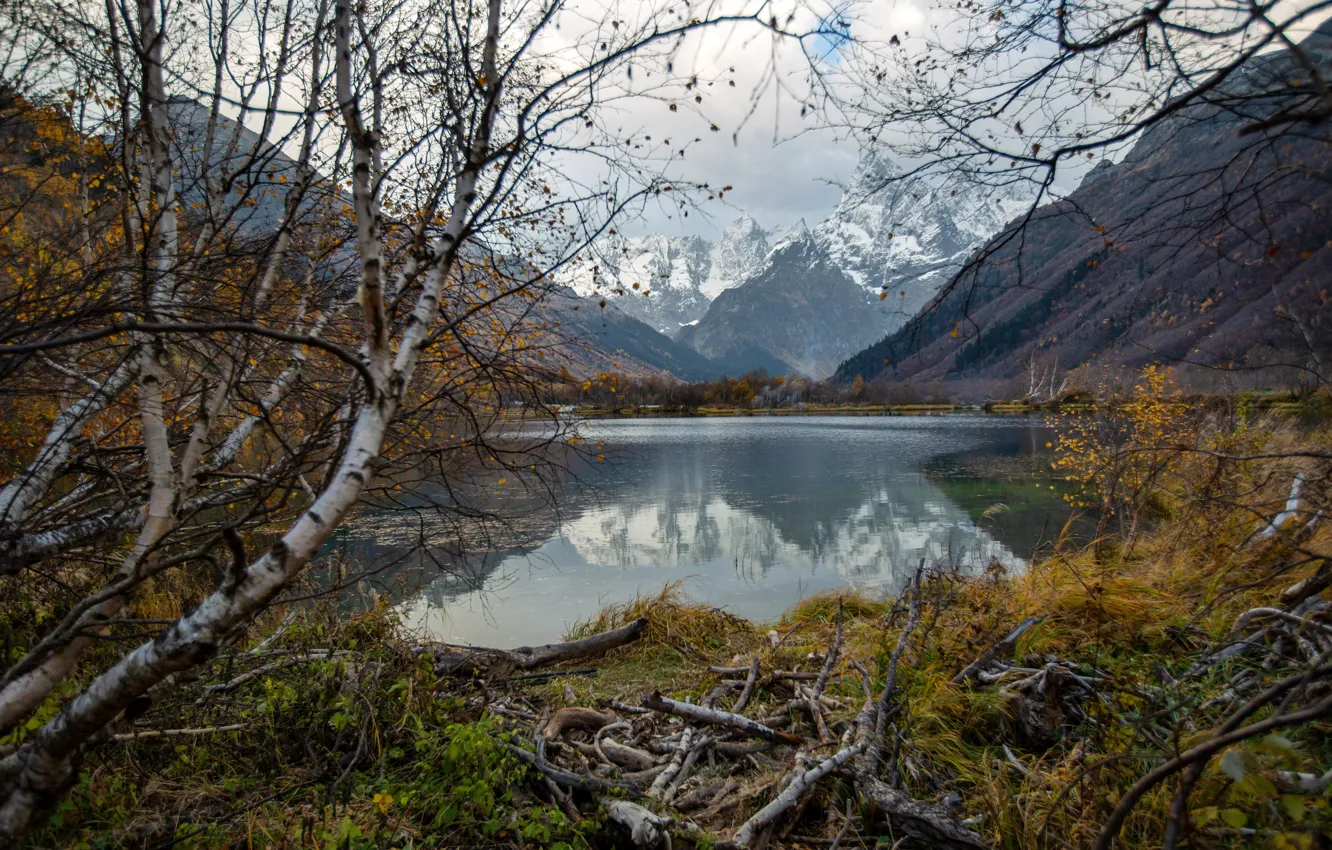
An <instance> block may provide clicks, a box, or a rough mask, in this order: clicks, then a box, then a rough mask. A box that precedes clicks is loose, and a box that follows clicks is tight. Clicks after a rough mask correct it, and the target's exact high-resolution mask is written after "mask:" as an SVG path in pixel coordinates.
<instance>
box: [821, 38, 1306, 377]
mask: <svg viewBox="0 0 1332 850" xmlns="http://www.w3.org/2000/svg"><path fill="white" fill-rule="evenodd" d="M1304 47H1305V49H1306V51H1307V52H1308V53H1309V54H1310V55H1311V56H1313V57H1315V58H1316V60H1317V61H1319V63H1320V64H1321V65H1323V66H1324V67H1332V26H1329V25H1328V24H1324V26H1323V27H1322V28H1321V29H1320V31H1319V32H1318V33H1315V34H1314V35H1311V36H1309V38H1308V39H1307V40H1306V41H1305V42H1304ZM1297 73H1299V72H1298V70H1297V69H1295V68H1294V67H1292V66H1291V65H1290V60H1289V59H1288V58H1286V55H1285V54H1280V55H1276V56H1268V57H1264V58H1263V59H1262V60H1261V62H1259V63H1255V66H1254V68H1253V69H1251V71H1250V72H1249V73H1248V74H1247V75H1246V76H1245V78H1244V82H1243V83H1242V85H1260V84H1262V83H1263V80H1265V79H1274V80H1282V79H1285V78H1287V77H1289V76H1291V75H1294V74H1297ZM1242 123H1243V122H1242V121H1241V119H1238V118H1236V117H1235V116H1234V115H1233V114H1231V113H1229V112H1223V111H1221V110H1220V109H1219V108H1216V107H1207V108H1202V109H1195V110H1193V111H1192V112H1189V113H1185V114H1181V115H1178V116H1176V117H1174V118H1172V119H1171V120H1169V121H1166V122H1163V123H1161V124H1159V125H1156V126H1154V127H1153V128H1152V129H1151V130H1149V131H1148V132H1147V133H1146V134H1144V135H1143V137H1142V138H1141V139H1140V140H1139V141H1138V142H1137V143H1136V145H1135V146H1134V147H1133V149H1132V150H1131V151H1130V152H1129V154H1128V155H1127V156H1126V157H1125V158H1124V160H1123V161H1121V162H1119V163H1117V164H1109V163H1104V164H1102V165H1100V166H1098V168H1097V169H1095V170H1094V171H1093V172H1091V173H1090V174H1089V175H1088V177H1087V178H1086V179H1085V180H1084V182H1083V184H1082V185H1081V186H1080V187H1079V188H1078V190H1077V191H1075V192H1074V193H1073V194H1072V195H1070V196H1069V197H1068V198H1066V199H1065V200H1063V201H1061V202H1058V203H1054V204H1050V205H1047V206H1045V207H1042V208H1041V209H1040V210H1039V211H1038V212H1037V215H1036V216H1035V220H1034V221H1033V222H1031V223H1030V224H1029V225H1028V227H1027V229H1026V232H1025V233H1024V234H1023V238H1022V239H1021V240H1020V243H1021V250H1018V248H1017V247H1016V246H1017V244H1018V240H1012V242H1010V244H1008V245H1005V246H1003V247H1002V248H1000V247H999V244H1000V242H999V240H1001V239H1002V237H996V242H995V243H993V244H992V247H994V248H997V249H998V250H996V251H995V253H994V256H993V257H992V258H991V259H990V260H989V261H988V262H987V263H985V264H984V266H983V267H982V268H981V270H980V272H979V273H978V274H976V275H968V276H967V277H966V278H965V279H959V280H957V281H956V282H955V285H954V287H953V288H952V289H951V291H949V292H948V293H947V294H946V295H944V296H943V297H940V298H939V299H937V300H936V302H935V303H933V304H931V305H930V306H929V308H928V309H926V310H925V311H923V312H922V313H921V314H920V315H919V316H918V317H917V318H916V319H913V320H912V322H911V323H910V324H908V325H907V326H904V327H903V328H901V329H900V330H899V331H898V332H896V333H895V334H893V335H891V336H889V337H887V338H886V339H884V340H882V341H881V342H879V343H877V344H875V345H873V346H870V347H869V348H867V349H866V350H865V351H863V352H860V353H858V354H857V355H856V356H854V357H852V358H850V359H848V360H847V361H846V362H845V363H844V364H842V366H841V367H840V369H839V370H838V372H837V377H838V378H839V379H842V380H848V381H849V380H851V379H853V378H855V377H857V376H860V377H863V378H865V379H867V380H869V379H872V378H875V377H877V376H880V375H883V376H886V377H888V378H890V379H904V378H914V379H936V378H962V377H965V378H988V379H996V380H997V379H1012V378H1014V377H1016V376H1018V375H1019V374H1022V373H1023V372H1024V370H1025V365H1026V364H1030V363H1034V362H1037V361H1040V362H1042V363H1043V364H1046V368H1049V366H1052V365H1054V364H1058V367H1059V368H1060V369H1069V368H1072V367H1074V366H1077V365H1080V364H1091V365H1095V364H1109V365H1112V366H1120V365H1122V366H1129V367H1135V366H1140V365H1142V364H1145V363H1148V362H1154V361H1165V362H1172V363H1184V364H1198V366H1199V367H1201V368H1210V367H1213V366H1223V367H1227V368H1229V367H1234V366H1239V367H1258V366H1263V365H1270V364H1287V367H1286V372H1287V374H1288V375H1295V374H1297V373H1299V371H1300V370H1302V369H1305V368H1306V367H1307V368H1308V369H1310V370H1315V371H1321V373H1322V374H1323V375H1325V376H1326V375H1327V374H1328V369H1327V366H1328V365H1332V335H1330V334H1328V333H1327V330H1326V328H1327V325H1328V322H1329V321H1332V299H1330V298H1329V297H1328V283H1327V281H1328V274H1327V269H1328V268H1329V267H1332V220H1330V219H1329V218H1328V216H1327V214H1326V210H1327V209H1328V208H1329V206H1332V183H1329V181H1327V180H1326V175H1327V174H1328V173H1329V171H1330V170H1332V146H1329V144H1328V136H1329V130H1328V128H1327V126H1326V125H1324V126H1322V127H1321V128H1318V127H1315V128H1308V129H1301V131H1300V132H1297V133H1284V134H1272V135H1270V136H1269V135H1266V134H1263V133H1246V134H1241V133H1239V132H1238V130H1239V129H1240V128H1241V126H1242ZM1305 375H1306V377H1307V375H1308V373H1307V372H1306V373H1305Z"/></svg>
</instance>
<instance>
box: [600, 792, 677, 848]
mask: <svg viewBox="0 0 1332 850" xmlns="http://www.w3.org/2000/svg"><path fill="white" fill-rule="evenodd" d="M605 807H606V814H607V816H609V817H610V819H611V820H613V821H615V822H616V823H618V824H620V825H621V826H623V827H625V828H626V829H628V830H629V838H630V840H632V841H633V842H634V846H635V847H642V848H644V850H657V848H665V850H669V848H670V846H671V833H670V826H671V820H670V819H669V818H664V817H662V816H660V815H658V814H655V813H653V812H652V811H651V810H650V809H646V808H644V807H643V806H640V805H638V804H637V803H631V802H629V801H628V800H609V801H607V802H606V803H605Z"/></svg>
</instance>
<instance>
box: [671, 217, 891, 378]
mask: <svg viewBox="0 0 1332 850" xmlns="http://www.w3.org/2000/svg"><path fill="white" fill-rule="evenodd" d="M876 298H877V296H874V297H871V296H870V295H869V293H867V292H866V291H865V289H864V287H862V286H860V285H859V284H857V283H856V282H855V281H854V280H852V279H851V278H850V277H849V276H848V275H847V274H846V273H845V272H843V271H842V270H841V268H840V267H839V266H838V265H837V263H835V262H834V261H833V260H832V258H831V256H829V254H828V252H827V251H825V250H824V249H823V247H822V246H820V245H819V244H818V241H817V240H816V239H815V237H814V234H813V233H811V232H810V230H809V229H808V228H807V227H805V225H804V222H801V223H800V225H799V226H797V227H796V228H795V229H794V230H792V231H791V232H790V233H788V234H787V235H786V236H784V237H783V238H782V239H781V240H780V241H779V242H778V243H777V245H776V246H774V248H773V250H772V253H770V254H769V255H768V257H767V259H766V260H765V261H764V265H763V267H762V269H760V270H759V271H758V272H757V273H756V274H754V275H752V276H750V277H749V278H747V279H746V280H745V281H744V282H743V283H741V284H740V285H739V286H735V287H732V288H730V289H727V290H726V291H724V292H722V293H721V294H720V295H718V296H717V298H716V299H715V300H713V302H712V304H711V305H710V306H709V307H708V311H707V313H706V314H704V316H703V318H702V319H700V320H699V321H698V323H697V324H696V325H691V326H689V327H686V328H684V329H682V330H681V332H680V335H679V340H680V342H683V343H685V344H687V345H689V346H691V347H693V348H694V349H695V350H697V351H698V352H700V353H702V354H704V355H706V356H708V357H711V358H713V359H725V360H727V361H729V362H734V363H743V364H745V365H749V366H751V367H752V368H763V369H766V370H767V371H768V372H769V373H771V374H780V373H785V372H800V373H803V374H805V375H809V376H811V377H817V378H822V377H825V376H827V375H829V374H831V372H832V371H833V369H834V368H835V367H836V366H837V364H838V363H839V362H840V361H841V360H842V359H843V358H845V357H847V356H848V355H849V354H851V353H852V352H854V351H856V350H858V349H859V348H860V347H862V346H863V345H865V344H866V342H867V341H868V340H871V339H874V338H875V337H877V336H879V335H881V334H882V332H883V331H882V326H881V324H880V314H879V312H878V310H877V309H876V308H875V305H874V303H873V301H874V300H875V299H876Z"/></svg>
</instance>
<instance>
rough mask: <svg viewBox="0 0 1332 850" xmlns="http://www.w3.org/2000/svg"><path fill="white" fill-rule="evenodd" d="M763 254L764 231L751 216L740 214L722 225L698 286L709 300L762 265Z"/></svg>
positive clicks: (766, 235)
mask: <svg viewBox="0 0 1332 850" xmlns="http://www.w3.org/2000/svg"><path fill="white" fill-rule="evenodd" d="M767 255H768V233H767V232H766V231H764V229H763V228H761V227H759V223H758V222H757V221H755V220H754V219H753V218H751V217H750V216H747V215H742V216H740V217H739V218H737V219H736V220H735V221H733V222H731V223H730V224H728V225H726V229H725V230H723V231H722V234H721V236H720V237H719V238H718V239H717V242H716V244H715V245H713V246H712V255H711V259H712V265H711V267H710V268H709V269H708V277H707V280H705V281H703V283H702V284H701V285H700V286H699V289H700V290H701V291H702V293H703V295H704V297H706V298H707V299H708V300H709V301H711V300H712V299H713V298H716V297H717V296H718V295H721V294H722V293H723V292H725V291H726V290H728V289H730V288H731V287H733V286H735V285H736V284H738V283H740V282H741V281H742V280H744V279H745V278H747V277H749V276H751V275H753V274H754V273H755V272H757V271H758V270H759V269H760V268H762V267H763V259H764V258H765V257H766V256H767Z"/></svg>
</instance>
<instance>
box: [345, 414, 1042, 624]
mask: <svg viewBox="0 0 1332 850" xmlns="http://www.w3.org/2000/svg"><path fill="white" fill-rule="evenodd" d="M588 430H589V436H591V437H593V438H599V439H602V440H604V441H605V445H606V447H607V454H608V455H609V456H610V457H609V458H608V461H609V462H608V463H606V464H596V465H593V466H592V467H590V468H589V469H584V470H579V471H580V472H581V473H583V474H584V476H585V477H586V478H588V479H589V480H590V481H591V483H593V484H594V485H595V492H594V493H591V494H588V493H571V494H570V496H569V498H568V500H567V501H565V502H564V504H562V505H561V507H560V516H559V517H557V516H556V515H555V512H554V511H551V510H537V511H533V512H531V513H530V514H529V515H527V516H526V517H524V519H525V521H526V532H527V535H528V537H529V539H530V541H531V544H530V545H529V546H526V547H524V548H515V549H512V550H508V551H498V552H491V553H489V554H487V555H485V556H484V557H479V558H476V559H473V560H472V561H471V562H470V563H469V565H468V566H467V567H465V568H461V569H459V568H457V567H453V566H451V567H450V574H448V575H443V574H441V572H440V570H439V568H438V566H435V565H434V564H435V562H434V561H432V559H431V557H430V556H429V554H427V553H424V552H420V551H412V550H411V549H410V547H412V546H413V545H414V543H413V541H419V540H420V538H421V529H420V525H419V520H418V518H416V517H411V518H408V517H398V516H395V515H393V514H387V513H374V512H370V513H367V514H366V515H365V516H363V517H362V518H361V520H360V521H359V522H357V523H356V524H355V526H354V527H353V528H352V529H350V530H349V532H348V533H347V534H345V535H344V536H343V538H342V540H341V545H342V546H343V547H344V548H345V549H346V552H347V555H348V557H350V558H352V559H355V560H356V561H357V562H359V563H362V564H370V563H374V562H381V563H382V562H384V561H385V560H390V559H400V560H402V561H403V562H404V564H405V566H403V567H400V568H398V577H399V578H400V579H401V578H402V577H403V576H408V577H410V578H412V579H413V580H412V581H409V582H407V583H406V587H408V588H409V589H408V590H403V589H402V588H403V582H401V581H399V582H398V590H397V591H396V594H395V595H396V596H398V598H399V599H400V604H401V605H402V606H403V609H404V611H405V612H406V614H407V617H408V621H409V622H410V623H411V624H413V625H414V626H416V627H418V628H421V629H423V630H425V631H427V632H428V633H430V634H431V636H433V637H435V638H437V639H446V640H450V641H456V642H470V643H476V644H485V645H504V646H517V645H521V644H528V643H543V642H549V641H553V640H558V639H559V638H560V636H561V635H562V633H563V632H564V630H565V628H566V627H567V626H568V625H569V624H571V623H573V622H575V621H577V620H579V619H583V618H586V617H588V616H590V615H591V614H593V613H594V612H595V611H596V610H597V609H598V608H599V607H600V606H601V605H603V604H607V603H612V602H623V601H625V600H627V599H631V598H632V597H633V596H634V595H635V594H637V593H655V592H656V591H657V590H659V589H660V588H661V586H662V585H663V584H665V583H666V582H670V581H675V580H678V579H686V583H685V587H686V590H687V592H688V593H689V594H690V595H691V596H693V597H694V598H696V599H700V600H703V601H706V602H709V603H712V604H715V605H722V606H725V607H727V608H729V609H730V610H732V611H734V612H736V613H738V614H740V615H742V616H745V617H749V618H752V619H756V620H769V619H773V618H775V617H776V616H777V615H779V614H780V613H781V612H782V611H783V610H785V609H786V608H788V607H790V606H791V605H792V604H794V603H795V602H797V601H798V600H799V599H800V598H801V597H802V596H808V595H809V594H811V593H814V592H816V591H819V590H824V589H829V588H834V587H838V586H842V585H860V586H869V587H875V588H884V589H886V590H890V591H891V590H896V589H898V588H900V587H901V586H902V584H903V583H904V582H905V581H907V580H908V579H909V577H910V575H911V573H912V571H913V570H914V569H915V567H916V565H917V564H919V563H920V561H921V559H922V558H923V559H925V560H926V561H927V562H928V563H930V564H935V563H956V564H960V565H962V566H963V567H965V568H968V569H973V570H974V569H979V568H980V567H982V566H984V565H985V564H987V563H989V562H990V561H991V560H998V561H999V562H1001V563H1003V564H1004V565H1005V566H1007V567H1008V568H1010V569H1013V568H1020V567H1021V566H1022V565H1023V564H1024V563H1025V559H1026V558H1027V557H1029V556H1030V555H1031V554H1032V551H1033V550H1034V548H1035V547H1036V546H1038V545H1040V544H1041V543H1042V542H1044V541H1047V540H1048V539H1049V537H1051V536H1052V535H1053V534H1054V532H1056V531H1057V530H1058V529H1059V528H1060V526H1061V525H1062V524H1063V521H1064V520H1065V519H1066V518H1067V516H1068V512H1067V509H1066V507H1065V506H1064V504H1063V502H1062V501H1061V500H1060V498H1059V497H1058V495H1057V494H1056V493H1054V492H1053V491H1052V490H1050V489H1049V487H1048V485H1045V486H1037V482H1036V481H1034V480H1033V478H1032V477H1031V471H1032V470H1033V469H1035V468H1036V466H1037V461H1036V460H1035V458H1036V456H1037V455H1039V454H1040V452H1042V451H1044V449H1043V448H1042V447H1043V446H1044V445H1045V443H1046V441H1047V440H1049V435H1048V430H1047V429H1046V428H1045V427H1044V423H1043V422H1042V420H1041V419H1039V418H1021V417H1012V418H1009V417H997V416H983V415H974V416H973V415H948V416H911V417H905V416H903V417H799V418H767V417H753V418H748V417H747V418H736V419H702V418H697V419H635V420H619V421H602V422H594V423H590V424H589V425H588ZM995 505H1000V507H999V508H995V509H993V510H990V511H989V513H988V514H987V513H986V511H987V509H990V508H992V507H993V506H995ZM397 524H400V527H399V525H397ZM437 557H439V556H437ZM439 559H440V560H443V558H442V557H439Z"/></svg>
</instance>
